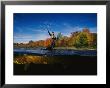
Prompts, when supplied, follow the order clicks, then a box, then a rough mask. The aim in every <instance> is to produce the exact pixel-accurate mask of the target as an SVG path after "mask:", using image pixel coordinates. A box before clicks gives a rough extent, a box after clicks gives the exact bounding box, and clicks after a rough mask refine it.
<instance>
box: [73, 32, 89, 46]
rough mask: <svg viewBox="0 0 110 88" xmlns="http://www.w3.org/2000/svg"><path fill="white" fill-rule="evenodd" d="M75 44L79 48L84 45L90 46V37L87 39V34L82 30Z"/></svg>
mask: <svg viewBox="0 0 110 88" xmlns="http://www.w3.org/2000/svg"><path fill="white" fill-rule="evenodd" d="M74 46H75V47H77V48H82V47H88V39H87V35H86V34H85V33H83V32H81V33H80V34H79V35H78V36H77V38H76V40H75V42H74Z"/></svg>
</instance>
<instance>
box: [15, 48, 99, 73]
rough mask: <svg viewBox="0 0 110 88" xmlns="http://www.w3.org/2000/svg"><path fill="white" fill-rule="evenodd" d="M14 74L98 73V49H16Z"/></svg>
mask: <svg viewBox="0 0 110 88" xmlns="http://www.w3.org/2000/svg"><path fill="white" fill-rule="evenodd" d="M14 60H15V61H16V60H18V62H23V61H24V62H25V63H24V64H16V63H14V75H97V51H96V50H64V49H63V50H61V49H60V50H53V51H48V50H41V49H35V50H32V49H31V50H25V49H15V50H14Z"/></svg>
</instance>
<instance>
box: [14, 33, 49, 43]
mask: <svg viewBox="0 0 110 88" xmlns="http://www.w3.org/2000/svg"><path fill="white" fill-rule="evenodd" d="M49 37H50V36H49V35H48V34H45V33H40V34H33V35H32V34H19V33H16V35H14V42H19V43H20V42H29V41H30V40H33V41H38V40H45V39H47V38H49Z"/></svg>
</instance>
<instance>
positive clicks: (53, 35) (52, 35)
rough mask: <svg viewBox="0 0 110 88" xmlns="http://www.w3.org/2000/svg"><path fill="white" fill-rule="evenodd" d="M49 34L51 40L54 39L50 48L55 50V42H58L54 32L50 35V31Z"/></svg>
mask: <svg viewBox="0 0 110 88" xmlns="http://www.w3.org/2000/svg"><path fill="white" fill-rule="evenodd" d="M48 33H49V35H50V36H51V38H52V42H51V46H50V48H51V49H53V48H54V47H55V40H56V37H55V34H54V32H52V33H50V32H49V31H48Z"/></svg>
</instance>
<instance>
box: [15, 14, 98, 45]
mask: <svg viewBox="0 0 110 88" xmlns="http://www.w3.org/2000/svg"><path fill="white" fill-rule="evenodd" d="M85 27H87V28H89V30H90V31H91V32H95V33H96V32H97V14H96V13H14V43H27V42H29V41H30V40H33V41H38V40H45V39H47V38H50V36H49V34H48V32H47V29H48V30H49V31H50V32H52V31H53V32H54V33H55V35H56V36H57V34H58V33H59V32H61V34H63V35H64V36H68V37H69V36H70V34H71V33H72V32H75V31H82V29H83V28H85Z"/></svg>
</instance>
